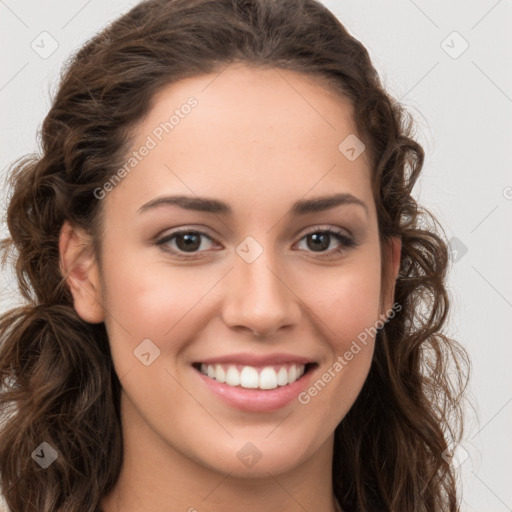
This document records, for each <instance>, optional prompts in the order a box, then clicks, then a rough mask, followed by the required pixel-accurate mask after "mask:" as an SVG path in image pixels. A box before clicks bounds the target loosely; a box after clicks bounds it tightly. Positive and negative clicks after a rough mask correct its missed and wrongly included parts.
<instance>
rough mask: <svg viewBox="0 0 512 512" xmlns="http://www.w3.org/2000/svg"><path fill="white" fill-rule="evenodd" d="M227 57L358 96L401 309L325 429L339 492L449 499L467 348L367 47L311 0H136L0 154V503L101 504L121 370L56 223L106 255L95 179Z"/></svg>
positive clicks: (451, 505) (439, 250)
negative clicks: (392, 246)
mask: <svg viewBox="0 0 512 512" xmlns="http://www.w3.org/2000/svg"><path fill="white" fill-rule="evenodd" d="M233 62H242V63H245V64H248V65H251V66H254V67H255V68H258V67H260V68H262V67H266V68H269V67H272V68H274V69H277V70H279V69H287V70H292V71H295V72H298V73H301V74H303V75H304V76H309V77H316V78H317V79H319V80H321V81H322V82H323V83H324V84H325V86H326V87H329V88H331V89H332V90H333V91H336V92H337V93H339V94H341V95H342V96H343V98H346V99H348V100H349V101H350V102H351V104H352V105H353V107H354V115H355V122H356V125H357V128H358V131H359V134H360V136H361V138H362V140H364V141H365V144H366V147H367V149H368V151H369V154H370V155H371V162H372V168H371V178H372V187H373V196H374V200H375V204H376V207H377V216H378V228H379V238H380V240H381V242H385V241H387V240H389V239H390V237H399V238H400V239H401V241H402V253H401V261H400V270H399V274H398V277H397V279H396V283H395V284H396V287H395V301H396V302H397V303H399V304H400V305H401V311H400V312H399V314H397V315H396V317H395V318H393V320H392V321H389V322H387V323H386V324H385V326H384V327H383V328H382V329H380V330H379V331H378V333H377V340H376V344H375V346H376V348H375V352H374V355H373V360H372V364H371V368H370V371H369V374H368V377H367V379H366V381H365V384H364V386H363V388H362V390H361V392H360V394H359V396H358V397H357V399H356V401H355V403H354V404H353V406H352V408H351V409H350V411H349V412H348V414H347V415H346V416H345V417H344V419H343V420H342V421H341V423H340V424H339V425H338V426H337V428H336V431H335V441H334V458H333V472H332V479H333V480H332V482H333V487H334V493H335V495H336V497H337V499H338V500H339V502H340V504H341V506H342V507H343V509H344V510H345V511H347V512H349V511H350V512H356V511H357V512H369V511H377V510H378V511H379V512H383V511H393V512H412V511H415V512H440V511H451V512H454V511H458V510H459V496H458V490H457V486H456V472H455V471H456V469H455V467H454V466H453V465H452V464H451V462H450V458H449V456H447V453H449V451H450V447H451V446H453V445H456V444H457V443H458V442H459V441H460V440H461V438H462V434H463V418H464V408H463V404H464V402H463V398H464V397H465V393H464V392H465V389H466V386H467V382H468V379H469V370H470V361H469V357H468V355H467V353H466V351H465V349H464V348H463V347H462V345H461V344H460V343H459V342H457V341H456V340H454V339H451V338H449V337H448V336H447V335H445V334H444V333H443V332H444V330H443V327H444V324H445V321H446V319H447V315H448V310H449V297H448V294H447V289H446V286H445V279H446V273H447V268H448V264H449V257H448V254H449V253H448V249H447V247H448V245H447V241H446V237H445V235H444V232H443V229H442V227H441V226H440V224H439V222H438V221H437V220H436V218H435V217H434V216H433V215H432V214H431V213H430V212H429V211H428V210H426V209H424V208H422V207H420V206H419V205H418V204H417V201H416V200H415V199H414V198H413V196H412V189H413V187H414V184H415V182H416V181H417V179H418V176H419V175H420V172H421V169H422V166H423V162H424V151H423V149H422V147H421V145H420V144H419V143H418V142H417V141H416V140H414V133H413V120H412V117H411V116H410V114H408V113H407V111H406V110H405V108H404V107H403V106H402V105H401V104H400V103H399V102H398V101H396V100H395V99H394V98H392V96H391V95H390V94H389V93H388V92H387V91H386V90H385V88H384V87H383V85H382V83H381V81H380V79H379V75H378V73H377V71H376V70H375V68H374V67H373V65H372V62H371V60H370V57H369V54H368V52H367V50H366V49H365V47H364V46H363V45H362V44H361V43H360V42H359V41H358V40H357V39H355V38H354V37H352V36H351V35H350V34H349V32H348V31H347V30H346V29H345V28H344V26H343V25H342V24H341V23H340V21H339V20H338V19H336V17H335V16H334V15H333V14H332V13H331V12H330V11H329V10H328V9H327V8H326V7H325V6H323V5H322V4H321V3H319V2H318V1H316V0H279V1H278V2H276V1H273V0H146V1H143V2H141V3H140V4H138V5H136V6H135V7H134V8H132V9H131V10H130V11H129V12H128V13H126V14H124V15H123V16H121V17H120V18H119V19H117V20H115V21H114V22H113V23H111V24H110V25H109V26H108V27H106V28H105V29H104V30H103V31H102V32H101V33H99V34H97V35H95V36H94V37H93V38H91V39H90V40H89V41H88V42H87V43H86V44H85V45H84V46H83V47H82V48H81V49H80V50H79V51H78V52H77V53H76V54H75V55H74V56H73V57H72V58H71V59H70V60H69V61H68V62H67V65H66V68H65V70H64V71H63V74H62V76H61V80H60V84H59V88H58V91H57V94H56V95H55V98H54V100H53V103H52V106H51V109H50V111H49V113H48V114H47V116H46V118H45V120H44V123H43V125H42V127H41V150H40V152H39V154H32V155H27V156H25V157H23V158H22V159H20V160H18V161H16V162H14V163H13V164H12V166H11V168H10V169H9V178H8V185H9V187H10V190H11V196H10V198H9V204H8V208H7V217H6V220H7V225H8V228H9V232H10V237H9V238H5V239H3V240H2V241H1V251H2V255H3V257H2V262H3V265H4V266H5V265H6V263H7V260H8V258H9V257H10V256H12V258H13V262H12V264H13V266H14V267H15V272H16V277H17V281H18V287H19V290H20V292H21V295H22V297H23V302H24V303H23V304H22V305H19V306H17V307H15V308H13V309H10V310H9V311H7V312H5V313H4V314H3V315H2V316H1V317H0V384H1V385H2V387H1V388H0V415H1V416H2V417H3V418H4V419H3V420H2V422H1V423H0V484H1V488H2V491H3V494H4V497H5V500H6V503H7V505H8V506H9V508H10V509H11V510H13V511H16V512H20V511H23V512H32V511H34V512H54V511H62V512H94V511H97V510H99V507H100V505H99V504H100V500H101V498H102V497H103V496H105V495H106V494H107V493H108V492H109V491H110V490H111V489H112V488H113V486H114V485H115V483H116V481H117V479H118V476H119V473H120V468H121V465H122V462H123V453H122V446H123V445H122V428H121V420H120V404H119V402H120V390H121V385H120V381H119V378H118V376H117V375H116V372H115V370H114V367H113V363H112V360H111V355H110V348H109V342H108V337H107V332H106V329H105V326H104V324H103V323H100V324H89V323H87V322H85V321H84V320H82V319H81V318H80V317H79V315H78V314H77V312H76V311H75V309H74V307H73V300H72V295H71V293H70V290H69V288H68V286H67V283H66V276H63V275H62V272H61V269H60V266H59V248H58V241H59V234H60V230H61V227H62V225H63V223H64V221H66V220H69V221H70V222H71V223H72V224H73V225H75V226H77V227H81V228H84V229H86V230H87V231H88V232H89V233H90V234H91V235H92V236H93V240H94V243H95V250H96V251H97V254H98V255H99V253H100V247H101V235H102V223H101V222H102V211H101V201H98V200H97V198H96V197H95V195H94V190H95V189H97V187H102V186H103V185H104V184H105V183H106V181H107V180H108V179H109V178H110V177H111V176H112V175H113V174H114V173H115V171H116V170H117V169H118V167H119V165H120V164H121V163H122V162H123V161H124V156H125V154H126V151H127V148H128V147H129V143H130V140H131V137H132V135H133V130H135V129H136V127H137V123H138V122H139V121H141V120H142V118H143V116H144V115H145V114H147V113H148V111H149V109H150V108H151V103H152V100H153V98H154V96H155V94H156V93H157V92H159V91H160V90H161V89H162V88H163V87H165V86H167V85H168V84H171V83H173V82H176V81H179V80H181V79H183V78H187V77H193V76H198V75H201V74H205V73H213V72H219V71H220V70H222V69H223V68H224V67H225V66H226V65H229V64H230V63H233ZM383 245H384V244H383V243H382V244H381V246H383ZM381 256H382V262H383V266H382V268H383V269H384V268H385V267H386V265H385V262H386V258H387V254H386V252H382V254H381ZM382 277H383V278H386V276H385V275H384V273H383V274H382ZM363 425H364V428H362V426H363ZM42 441H46V442H48V443H49V444H50V445H51V446H53V447H55V448H56V451H57V452H58V454H59V456H58V457H57V459H56V460H55V461H54V463H53V464H51V466H49V467H48V468H47V469H44V470H42V469H41V468H40V467H39V466H38V464H36V463H35V462H34V460H33V459H32V456H31V454H33V452H34V450H35V449H36V448H37V447H38V446H39V445H40V444H41V442H42Z"/></svg>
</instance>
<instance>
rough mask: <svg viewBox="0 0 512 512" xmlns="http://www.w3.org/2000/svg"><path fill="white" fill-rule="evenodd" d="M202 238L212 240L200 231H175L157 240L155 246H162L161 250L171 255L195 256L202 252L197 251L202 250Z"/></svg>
mask: <svg viewBox="0 0 512 512" xmlns="http://www.w3.org/2000/svg"><path fill="white" fill-rule="evenodd" d="M203 237H204V238H206V239H208V240H209V241H210V242H212V239H211V238H210V237H209V236H208V235H207V234H206V233H203V232H202V231H192V230H188V231H187V230H181V231H175V232H174V233H170V234H169V235H166V236H164V237H163V238H161V239H160V240H158V241H157V242H156V245H158V246H162V248H163V250H165V251H168V252H171V253H176V254H179V253H190V254H195V253H198V252H203V251H202V250H201V251H199V249H200V248H201V247H202V248H203V249H204V244H203ZM206 245H208V244H206Z"/></svg>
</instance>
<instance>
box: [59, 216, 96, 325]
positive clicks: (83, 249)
mask: <svg viewBox="0 0 512 512" xmlns="http://www.w3.org/2000/svg"><path fill="white" fill-rule="evenodd" d="M59 256H60V258H59V259H60V271H61V274H62V276H63V278H64V279H65V281H66V283H67V284H68V286H69V289H70V291H71V294H72V295H73V305H74V308H75V310H76V312H77V313H78V315H79V316H80V317H81V318H82V319H83V320H85V321H86V322H89V323H91V324H96V323H101V322H103V321H104V319H105V313H104V308H103V306H102V297H101V288H100V280H99V272H98V267H97V262H96V258H95V254H94V249H93V245H92V241H91V239H90V236H88V235H87V234H86V233H85V232H84V231H83V230H82V229H79V228H75V227H73V226H72V225H71V224H70V223H69V221H65V222H64V224H63V226H62V228H61V231H60V236H59Z"/></svg>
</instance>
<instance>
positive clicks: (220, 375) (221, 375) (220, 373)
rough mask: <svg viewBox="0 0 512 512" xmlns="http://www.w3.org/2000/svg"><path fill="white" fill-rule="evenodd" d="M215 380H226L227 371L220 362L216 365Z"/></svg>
mask: <svg viewBox="0 0 512 512" xmlns="http://www.w3.org/2000/svg"><path fill="white" fill-rule="evenodd" d="M214 378H215V380H218V381H219V382H226V372H225V371H224V368H222V366H221V365H220V364H216V365H215V375H214Z"/></svg>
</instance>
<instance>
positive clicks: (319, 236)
mask: <svg viewBox="0 0 512 512" xmlns="http://www.w3.org/2000/svg"><path fill="white" fill-rule="evenodd" d="M302 240H306V250H307V251H308V252H315V253H318V254H319V255H323V254H325V255H326V256H327V257H330V256H336V254H340V253H344V252H346V251H348V250H349V249H350V248H352V247H355V246H356V245H357V243H356V242H355V240H353V239H352V238H350V237H349V236H347V235H345V234H344V233H343V232H341V231H338V230H336V229H333V228H326V229H318V228H317V229H316V230H315V231H310V232H309V233H306V235H305V236H303V237H302V239H301V241H302ZM333 240H334V247H331V244H332V243H333ZM336 241H337V242H338V243H337V246H336ZM329 247H331V249H329ZM328 255H329V256H328Z"/></svg>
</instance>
